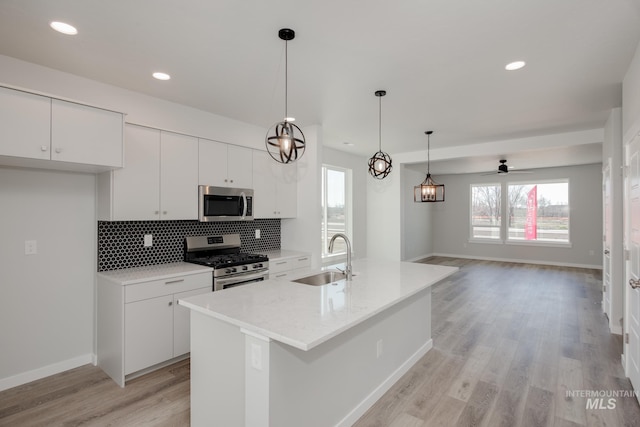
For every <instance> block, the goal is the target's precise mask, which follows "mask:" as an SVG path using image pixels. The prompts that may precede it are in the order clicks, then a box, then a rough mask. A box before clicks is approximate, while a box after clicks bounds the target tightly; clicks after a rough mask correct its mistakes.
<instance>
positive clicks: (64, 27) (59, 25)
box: [49, 21, 78, 36]
mask: <svg viewBox="0 0 640 427" xmlns="http://www.w3.org/2000/svg"><path fill="white" fill-rule="evenodd" d="M49 26H50V27H51V28H53V29H54V30H56V31H57V32H59V33H62V34H67V35H69V36H75V35H76V34H78V30H77V29H76V27H74V26H73V25H69V24H67V23H66V22H59V21H53V22H51V23H50V24H49Z"/></svg>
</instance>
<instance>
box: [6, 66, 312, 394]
mask: <svg viewBox="0 0 640 427" xmlns="http://www.w3.org/2000/svg"><path fill="white" fill-rule="evenodd" d="M0 84H5V85H8V86H12V87H18V88H24V89H27V90H32V91H36V92H40V93H44V94H47V95H51V96H55V97H59V98H63V99H70V100H74V101H78V102H84V103H87V104H90V105H95V106H98V107H102V108H107V109H112V110H115V111H122V112H125V113H127V116H126V118H125V120H126V121H127V122H130V123H137V124H143V125H147V126H152V127H157V128H162V129H167V130H172V131H176V132H181V133H185V134H189V135H194V136H200V137H204V138H208V139H212V140H217V141H222V142H226V143H231V144H237V145H244V146H247V147H251V148H257V149H264V136H265V133H266V129H262V128H260V127H256V126H253V125H249V124H245V123H241V122H238V121H235V120H232V119H228V118H225V117H221V116H217V115H215V114H210V113H206V112H204V111H200V110H196V109H193V108H189V107H186V106H183V105H179V104H175V103H171V102H167V101H163V100H161V99H157V98H153V97H149V96H146V95H142V94H139V93H135V92H132V91H129V90H125V89H121V88H118V87H114V86H110V85H106V84H102V83H99V82H96V81H92V80H89V79H85V78H81V77H78V76H74V75H72V74H67V73H63V72H60V71H56V70H53V69H49V68H45V67H41V66H39V65H35V64H30V63H27V62H23V61H19V60H16V59H13V58H10V57H7V56H1V55H0ZM320 141H321V140H320ZM125 162H126V159H125ZM95 200H96V193H95V176H93V175H82V174H70V173H69V174H64V173H55V172H43V171H37V170H31V169H7V168H3V169H2V175H1V177H0V207H1V208H2V213H1V215H2V217H1V218H2V220H3V221H1V222H2V225H1V227H3V228H2V233H0V236H1V237H0V254H1V255H2V258H0V259H2V265H1V267H2V268H0V283H1V286H2V289H3V290H5V291H8V292H4V295H5V297H6V301H5V304H4V306H3V308H2V309H0V325H1V326H0V342H1V343H2V351H1V352H0V390H2V389H5V388H8V387H12V386H14V385H18V384H22V383H25V382H28V381H31V380H33V379H37V378H42V377H44V376H47V375H50V374H53V373H56V372H60V371H63V370H66V369H70V368H73V367H76V366H80V365H83V364H86V363H89V362H90V361H91V357H93V354H94V353H95V347H94V344H93V343H94V340H95V332H94V328H95V325H94V314H95V309H94V296H93V295H94V286H95V285H94V281H95V278H94V275H95V271H96V265H95V263H96V254H95V251H96V246H97V242H96V229H97V223H96V212H95ZM303 212H304V210H303ZM50 215H52V217H51V216H50ZM318 235H319V232H318ZM305 236H309V233H306V234H305ZM26 239H36V240H38V245H39V248H40V251H41V254H39V255H36V256H31V257H26V258H25V256H24V240H26ZM52 248H55V249H52ZM7 302H9V303H8V304H7Z"/></svg>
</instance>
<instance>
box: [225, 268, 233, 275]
mask: <svg viewBox="0 0 640 427" xmlns="http://www.w3.org/2000/svg"><path fill="white" fill-rule="evenodd" d="M224 272H225V273H227V274H229V273H233V272H232V271H231V269H230V268H227V269H226V270H225V271H224Z"/></svg>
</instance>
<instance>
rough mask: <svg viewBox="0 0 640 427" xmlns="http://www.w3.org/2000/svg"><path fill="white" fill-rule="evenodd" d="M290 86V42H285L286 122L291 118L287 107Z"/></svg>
mask: <svg viewBox="0 0 640 427" xmlns="http://www.w3.org/2000/svg"><path fill="white" fill-rule="evenodd" d="M288 86H289V41H288V40H285V42H284V118H285V120H286V119H287V117H289V116H288V115H287V107H288V105H287V103H288V99H289V91H288Z"/></svg>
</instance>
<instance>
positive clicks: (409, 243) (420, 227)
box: [401, 165, 441, 261]
mask: <svg viewBox="0 0 640 427" xmlns="http://www.w3.org/2000/svg"><path fill="white" fill-rule="evenodd" d="M425 176H426V172H424V173H423V172H417V171H415V170H413V169H408V168H406V167H405V166H404V165H402V168H401V178H402V186H401V190H402V192H401V195H402V209H403V213H402V236H403V239H402V259H403V260H407V261H415V260H418V259H422V258H425V257H427V256H429V255H431V254H432V253H433V242H432V241H433V232H432V231H433V225H432V218H433V213H432V212H433V209H436V208H437V205H440V204H441V203H415V202H414V201H413V187H415V186H416V185H418V184H420V183H421V182H422V181H424V178H425Z"/></svg>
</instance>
